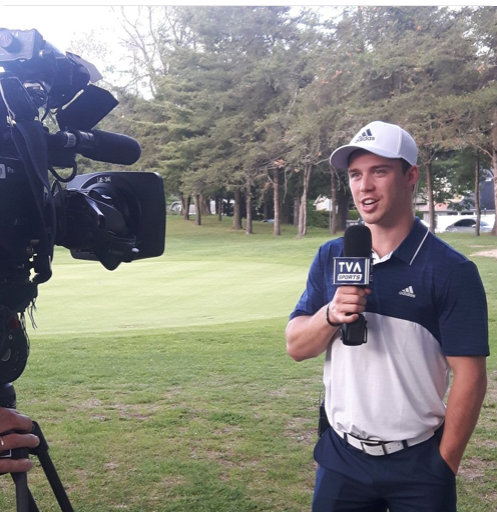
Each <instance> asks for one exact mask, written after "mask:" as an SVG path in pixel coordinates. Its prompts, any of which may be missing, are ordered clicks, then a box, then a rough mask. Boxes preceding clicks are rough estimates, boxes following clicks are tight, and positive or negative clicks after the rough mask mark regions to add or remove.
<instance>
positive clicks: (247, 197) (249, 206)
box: [245, 180, 254, 235]
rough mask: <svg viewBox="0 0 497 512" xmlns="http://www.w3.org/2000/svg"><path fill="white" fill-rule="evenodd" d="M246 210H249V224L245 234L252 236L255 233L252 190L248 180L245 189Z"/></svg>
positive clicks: (247, 223) (246, 224)
mask: <svg viewBox="0 0 497 512" xmlns="http://www.w3.org/2000/svg"><path fill="white" fill-rule="evenodd" d="M245 209H246V210H247V222H246V223H245V233H246V234H247V235H252V234H253V233H254V230H253V226H252V189H251V187H250V183H248V180H247V186H246V187H245Z"/></svg>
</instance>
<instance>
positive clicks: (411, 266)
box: [286, 121, 489, 512]
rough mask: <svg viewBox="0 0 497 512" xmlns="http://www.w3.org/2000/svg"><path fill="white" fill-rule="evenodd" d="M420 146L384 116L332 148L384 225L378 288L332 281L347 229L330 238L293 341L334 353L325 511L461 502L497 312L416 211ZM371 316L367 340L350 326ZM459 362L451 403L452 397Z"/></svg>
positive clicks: (426, 511)
mask: <svg viewBox="0 0 497 512" xmlns="http://www.w3.org/2000/svg"><path fill="white" fill-rule="evenodd" d="M417 153H418V151H417V147H416V144H415V142H414V140H413V138H412V137H411V136H410V135H409V134H408V133H407V132H406V131H405V130H403V129H402V128H400V127H399V126H396V125H393V124H388V123H384V122H380V121H374V122H372V123H370V124H368V125H367V126H365V127H364V128H362V129H361V130H360V131H359V132H358V133H357V134H356V135H355V137H354V138H353V139H352V141H351V142H350V144H347V145H346V146H342V147H340V148H338V149H337V150H336V151H335V152H334V153H333V154H332V156H331V163H332V164H333V165H334V166H335V167H337V168H347V169H348V173H349V180H350V188H351V191H352V196H353V199H354V202H355V205H356V207H357V209H358V211H359V213H360V215H361V217H362V218H363V220H364V222H365V225H366V226H367V227H369V229H370V230H371V235H372V249H373V250H372V259H373V281H372V285H371V286H370V287H368V288H361V287H357V286H335V285H333V259H334V258H336V257H339V256H343V238H338V239H334V240H331V241H329V242H327V243H326V244H324V245H323V246H322V247H321V248H320V249H319V252H318V254H317V255H316V257H315V259H314V261H313V263H312V266H311V269H310V272H309V278H308V281H307V287H306V289H305V291H304V293H303V294H302V296H301V298H300V300H299V302H298V304H297V306H296V307H295V309H294V311H293V312H292V314H291V315H290V321H289V323H288V326H287V329H286V339H287V350H288V353H289V354H290V355H291V356H292V357H293V358H294V359H295V360H297V361H301V360H304V359H308V358H311V357H316V356H318V355H320V354H321V353H323V352H326V358H325V367H324V384H325V388H326V396H325V411H326V418H327V421H328V423H329V425H331V427H330V428H328V429H327V430H326V431H325V432H324V433H323V434H322V436H321V437H320V439H319V441H318V444H317V445H316V448H315V451H314V456H315V459H316V461H317V462H318V464H319V466H318V470H317V473H316V486H315V491H314V499H313V508H312V509H313V512H325V511H326V512H342V511H357V512H359V511H360V512H386V511H387V510H389V511H390V512H455V511H456V501H457V499H456V486H455V475H456V474H457V471H458V468H459V465H460V462H461V459H462V456H463V453H464V450H465V447H466V445H467V443H468V441H469V439H470V437H471V435H472V432H473V430H474V427H475V425H476V422H477V420H478V415H479V412H480V408H481V405H482V403H483V398H484V396H485V392H486V382H487V381H486V356H488V354H489V347H488V319H487V304H486V297H485V291H484V289H483V285H482V282H481V279H480V276H479V274H478V270H477V268H476V266H475V265H474V263H472V262H471V261H469V260H468V259H467V258H466V257H465V256H463V255H461V254H459V253H458V252H456V251H455V250H453V249H452V248H451V247H449V246H448V245H447V244H445V243H444V242H442V241H441V240H440V239H438V238H437V237H436V236H434V235H433V234H432V233H430V232H429V231H428V230H427V228H426V227H425V226H424V225H423V224H422V223H421V222H420V221H419V219H418V218H416V217H415V216H414V214H413V209H412V199H413V193H414V186H415V184H416V183H417V181H418V178H419V170H418V167H417V165H416V164H417ZM358 314H363V315H364V317H365V318H366V320H367V329H368V339H367V343H364V344H361V345H360V346H354V347H351V346H346V345H344V344H343V343H342V342H341V337H342V334H341V329H340V328H341V327H342V326H343V325H344V324H350V323H352V322H354V321H356V320H357V319H358ZM451 371H452V374H453V384H452V387H451V390H450V393H449V397H448V401H447V405H445V403H444V398H445V395H446V392H447V390H448V387H449V375H450V372H451Z"/></svg>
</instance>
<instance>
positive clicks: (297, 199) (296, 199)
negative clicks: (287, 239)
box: [293, 196, 300, 226]
mask: <svg viewBox="0 0 497 512" xmlns="http://www.w3.org/2000/svg"><path fill="white" fill-rule="evenodd" d="M299 213H300V197H299V196H295V197H294V198H293V225H294V226H298V225H299Z"/></svg>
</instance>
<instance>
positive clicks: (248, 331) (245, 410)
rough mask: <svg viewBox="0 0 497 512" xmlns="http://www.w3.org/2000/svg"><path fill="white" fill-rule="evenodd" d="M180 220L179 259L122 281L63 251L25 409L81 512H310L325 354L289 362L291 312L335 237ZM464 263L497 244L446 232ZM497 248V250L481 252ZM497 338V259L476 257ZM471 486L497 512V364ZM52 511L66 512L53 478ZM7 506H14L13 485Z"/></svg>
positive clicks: (466, 472) (29, 374)
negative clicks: (316, 259) (322, 248)
mask: <svg viewBox="0 0 497 512" xmlns="http://www.w3.org/2000/svg"><path fill="white" fill-rule="evenodd" d="M204 221H205V225H204V226H201V227H199V226H195V225H194V223H193V222H184V221H182V220H181V219H179V218H177V217H172V218H169V219H168V235H167V242H166V245H167V247H166V252H165V254H164V256H162V257H160V258H156V259H150V260H144V261H141V262H134V263H132V264H131V265H122V266H121V267H119V268H118V269H117V270H116V271H114V272H108V271H106V270H105V269H103V267H101V266H100V265H99V264H98V263H88V262H80V261H76V260H72V259H71V258H70V256H69V254H68V252H67V251H65V250H62V249H60V250H59V249H58V250H57V252H56V258H55V264H54V276H53V278H52V279H51V280H50V281H49V282H48V283H46V284H44V285H41V286H40V289H39V298H38V301H37V308H38V312H37V314H36V321H37V324H38V329H37V330H36V331H33V329H30V334H31V355H30V359H29V361H28V367H27V369H26V370H25V372H24V373H23V375H22V376H21V377H20V379H19V380H18V381H17V382H16V383H15V386H16V390H17V394H18V407H19V410H21V411H22V412H25V413H27V414H29V415H31V416H32V417H33V418H34V419H36V420H37V421H38V422H39V423H40V425H41V426H42V429H43V431H44V433H45V436H46V437H47V440H48V442H49V444H50V447H51V448H50V453H51V455H52V458H53V460H54V463H55V464H56V467H57V469H58V471H59V474H60V476H61V479H62V480H63V482H64V484H65V486H66V488H67V491H68V494H69V496H70V499H71V501H72V503H73V506H74V508H75V510H76V511H78V512H110V511H122V510H125V511H127V512H138V511H139V512H166V511H167V512H194V511H195V512H199V511H200V512H204V511H205V512H211V511H212V512H262V511H268V512H269V511H285V512H300V511H308V510H310V502H311V496H312V489H313V484H314V471H315V465H314V462H313V459H312V450H313V446H314V444H315V441H316V426H317V408H318V404H319V402H320V393H321V388H322V385H321V371H322V364H323V360H322V358H317V359H314V360H310V361H305V362H303V363H300V364H297V363H295V362H293V361H292V360H291V359H290V358H289V357H288V356H287V355H286V352H285V341H284V328H285V325H286V321H287V315H288V313H289V312H290V311H291V310H292V308H293V306H294V305H295V302H296V301H297V299H298V297H299V295H300V293H301V292H302V290H303V288H304V285H305V280H306V275H307V271H308V267H309V264H310V262H311V259H312V257H313V256H314V253H315V251H316V250H317V248H318V247H319V245H320V244H321V243H323V242H324V241H325V240H326V239H328V238H329V236H328V234H327V233H326V232H325V231H323V230H317V229H315V230H311V231H310V233H309V236H307V237H306V238H305V239H297V238H296V237H295V234H296V233H295V229H294V228H293V227H286V228H285V229H284V231H283V236H282V237H280V238H275V237H273V235H272V231H271V230H272V225H270V224H257V225H256V226H255V231H256V233H255V234H254V235H253V236H247V235H245V233H244V232H236V231H231V230H230V229H229V228H230V221H229V219H225V220H224V222H223V223H222V224H219V223H218V222H217V221H216V220H215V219H212V218H207V219H204ZM444 238H445V239H446V240H447V241H448V242H449V243H451V244H453V245H454V246H455V247H456V248H457V249H458V250H460V251H461V252H463V253H465V254H468V255H471V254H473V253H474V252H477V251H480V250H483V249H485V248H486V249H490V248H494V247H495V246H496V240H495V238H492V237H490V236H482V237H480V238H478V239H475V238H474V237H472V236H470V235H450V236H449V235H444ZM477 246H484V247H477ZM474 260H475V261H476V262H477V264H478V266H479V269H480V272H481V275H482V278H483V280H484V282H485V286H486V289H487V293H488V298H489V310H490V319H491V323H490V333H491V340H492V343H493V346H494V347H495V339H496V334H497V325H496V323H495V318H496V314H495V313H496V311H497V303H496V297H497V272H496V269H497V261H496V260H495V259H491V258H484V257H474ZM488 363H489V370H490V381H491V387H490V391H489V394H488V396H487V399H486V401H485V406H484V409H483V412H482V415H481V421H480V424H479V426H478V428H477V431H476V433H475V435H474V437H473V439H472V441H471V444H470V446H469V447H468V450H467V454H466V457H465V460H464V462H463V465H462V470H461V476H460V477H459V478H458V480H459V489H460V500H459V501H460V507H459V510H460V512H469V511H475V512H476V511H478V512H487V511H488V512H490V511H495V508H496V505H497V493H496V491H495V487H496V481H497V478H496V477H495V469H496V466H497V464H496V460H497V425H496V415H495V411H496V408H497V368H496V365H497V363H496V357H495V355H494V354H492V356H491V357H490V358H489V361H488ZM29 481H30V487H31V490H32V492H33V494H34V496H35V498H36V499H37V501H38V502H39V508H40V511H41V512H48V511H56V510H59V508H58V506H57V505H56V503H55V500H54V498H53V496H52V493H51V491H50V490H49V486H48V483H47V481H46V479H45V477H44V475H43V472H42V470H41V468H39V467H38V464H37V467H35V469H34V470H33V471H31V472H30V474H29ZM0 486H1V489H0V491H1V492H0V510H2V511H3V510H5V511H10V510H15V501H14V488H13V484H12V482H11V480H10V478H7V477H5V478H3V479H0Z"/></svg>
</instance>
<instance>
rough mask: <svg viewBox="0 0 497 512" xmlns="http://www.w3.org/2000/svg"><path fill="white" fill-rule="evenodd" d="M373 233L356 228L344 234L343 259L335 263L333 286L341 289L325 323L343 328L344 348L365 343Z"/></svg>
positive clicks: (333, 301)
mask: <svg viewBox="0 0 497 512" xmlns="http://www.w3.org/2000/svg"><path fill="white" fill-rule="evenodd" d="M371 249H372V237H371V231H370V229H369V228H368V227H367V226H363V225H355V226H350V227H349V228H347V229H346V230H345V234H344V237H343V257H340V258H335V259H334V261H333V266H334V269H333V270H334V271H333V284H335V285H338V288H337V291H336V292H335V296H334V297H333V300H332V301H331V302H330V303H329V304H328V306H327V307H326V320H327V322H328V323H329V324H330V325H331V326H333V327H338V326H340V325H341V324H343V326H342V341H343V344H344V345H349V346H357V345H362V344H363V343H366V341H367V328H366V319H365V318H364V316H363V315H362V314H361V313H363V312H364V311H365V310H366V299H367V295H369V294H370V293H371V290H370V288H369V287H368V286H369V283H370V281H371Z"/></svg>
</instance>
